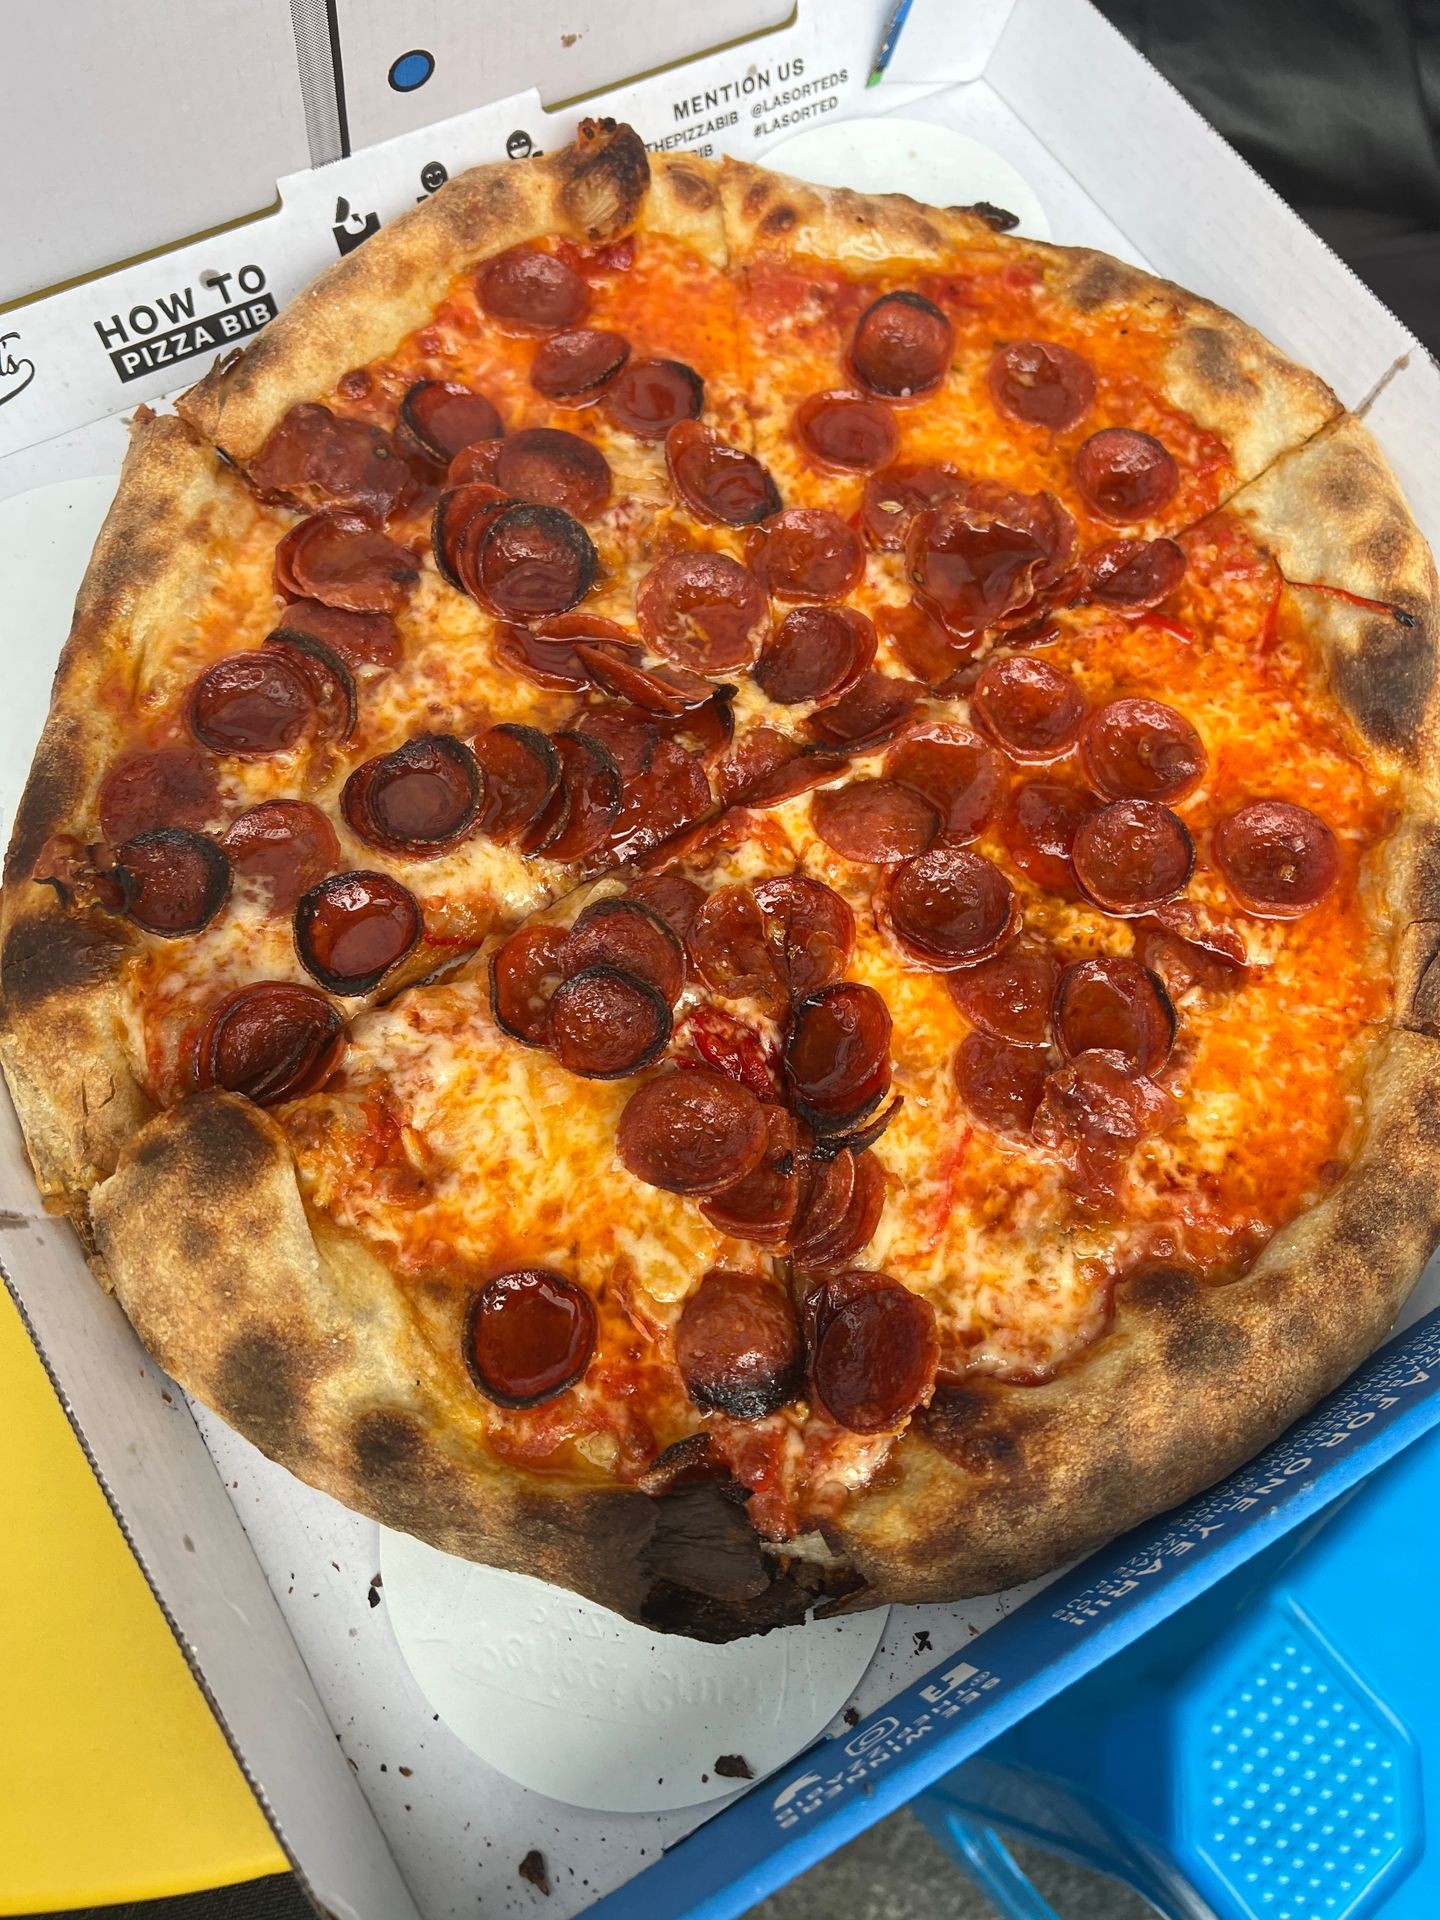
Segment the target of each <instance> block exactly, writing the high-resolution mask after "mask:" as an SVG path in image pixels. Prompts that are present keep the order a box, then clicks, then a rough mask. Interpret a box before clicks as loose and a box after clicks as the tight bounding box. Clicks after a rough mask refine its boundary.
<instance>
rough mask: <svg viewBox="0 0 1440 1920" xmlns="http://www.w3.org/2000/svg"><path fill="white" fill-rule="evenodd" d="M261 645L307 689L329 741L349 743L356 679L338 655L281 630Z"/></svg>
mask: <svg viewBox="0 0 1440 1920" xmlns="http://www.w3.org/2000/svg"><path fill="white" fill-rule="evenodd" d="M264 644H265V645H266V646H267V647H274V648H276V649H277V650H278V651H279V653H280V654H281V655H282V656H283V657H284V658H285V659H287V660H288V661H289V662H290V664H291V666H292V667H294V668H295V670H296V672H297V673H298V674H299V675H300V678H301V679H302V680H303V681H304V682H305V684H306V686H307V687H308V688H309V689H310V698H311V700H312V701H313V702H314V705H315V713H316V717H317V718H318V720H319V722H320V725H321V727H322V728H323V730H324V731H325V732H326V733H327V734H328V735H329V736H330V737H331V739H334V740H348V739H349V738H350V736H351V734H352V733H354V731H355V723H356V721H357V720H358V719H359V717H360V697H359V693H358V692H357V690H356V686H355V676H354V674H353V673H352V672H351V671H350V669H349V667H348V666H346V664H345V662H344V661H343V660H342V659H341V658H340V656H339V654H338V653H336V652H334V650H333V649H332V648H330V647H328V646H327V645H326V644H325V642H324V641H323V640H316V639H314V638H313V637H312V636H311V635H310V634H308V633H292V632H290V631H288V630H287V629H286V628H284V627H280V628H277V629H276V631H275V632H274V633H268V634H266V636H265V641H264Z"/></svg>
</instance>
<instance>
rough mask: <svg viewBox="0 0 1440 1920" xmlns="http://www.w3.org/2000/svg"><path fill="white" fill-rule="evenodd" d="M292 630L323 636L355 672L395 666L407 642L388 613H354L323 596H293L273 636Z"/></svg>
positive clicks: (316, 637) (311, 636)
mask: <svg viewBox="0 0 1440 1920" xmlns="http://www.w3.org/2000/svg"><path fill="white" fill-rule="evenodd" d="M292 634H299V635H302V636H303V637H304V638H305V639H307V640H319V641H321V642H322V643H323V644H324V645H325V646H327V647H328V648H329V649H330V651H331V652H332V653H333V654H335V655H336V656H337V657H338V658H339V659H341V660H343V661H344V662H345V664H346V666H347V667H349V668H350V670H351V672H352V673H353V672H354V671H355V669H356V668H357V667H395V666H398V665H399V664H400V661H401V658H402V656H403V654H404V646H403V644H402V642H401V639H400V629H399V628H398V627H397V626H396V625H395V622H394V621H393V620H392V619H391V618H390V616H389V614H388V613H353V612H350V611H349V610H347V609H346V608H344V607H327V606H325V605H324V604H323V603H322V602H321V601H319V600H292V601H291V602H290V604H289V606H288V607H286V609H285V612H284V614H283V615H282V617H281V621H280V624H279V626H278V627H276V628H275V629H274V631H273V632H272V633H269V634H267V635H266V638H267V639H269V640H273V639H277V638H279V637H280V636H282V635H284V636H289V635H292Z"/></svg>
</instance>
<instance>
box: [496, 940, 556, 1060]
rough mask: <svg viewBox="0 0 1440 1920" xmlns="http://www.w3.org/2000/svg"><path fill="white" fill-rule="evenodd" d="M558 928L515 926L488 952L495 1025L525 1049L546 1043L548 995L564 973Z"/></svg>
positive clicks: (552, 991)
mask: <svg viewBox="0 0 1440 1920" xmlns="http://www.w3.org/2000/svg"><path fill="white" fill-rule="evenodd" d="M565 939H566V935H565V930H564V928H563V927H521V928H520V929H519V931H518V932H516V933H512V934H511V935H510V938H509V939H508V940H507V941H506V942H505V943H504V945H503V946H501V947H498V948H497V949H496V950H495V952H494V953H492V954H491V956H490V1010H491V1012H492V1013H493V1014H494V1015H495V1024H496V1026H497V1027H499V1028H500V1030H501V1032H502V1033H508V1034H509V1036H510V1038H511V1039H512V1040H518V1041H519V1042H520V1044H521V1045H522V1046H525V1047H544V1046H548V1045H549V1043H550V998H551V995H552V994H553V993H554V991H555V989H556V987H558V986H559V984H560V981H561V978H562V977H563V974H564V970H565V968H564V954H565Z"/></svg>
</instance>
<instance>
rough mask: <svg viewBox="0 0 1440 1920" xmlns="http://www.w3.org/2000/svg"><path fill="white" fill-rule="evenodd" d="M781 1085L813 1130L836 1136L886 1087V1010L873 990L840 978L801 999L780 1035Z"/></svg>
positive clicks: (882, 1094) (875, 1103)
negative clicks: (788, 1091)
mask: <svg viewBox="0 0 1440 1920" xmlns="http://www.w3.org/2000/svg"><path fill="white" fill-rule="evenodd" d="M783 1066H784V1072H785V1080H786V1084H787V1086H788V1087H789V1089H790V1093H791V1096H792V1098H793V1101H794V1104H795V1106H796V1108H797V1109H798V1111H799V1112H800V1113H802V1114H803V1115H804V1117H805V1119H806V1120H808V1121H809V1122H810V1124H811V1125H812V1126H813V1127H815V1128H816V1130H817V1131H818V1132H831V1133H833V1132H841V1131H843V1130H844V1129H845V1127H847V1126H848V1125H850V1124H851V1123H853V1122H855V1121H857V1120H860V1119H862V1118H863V1117H864V1115H866V1114H867V1113H869V1112H870V1111H871V1110H872V1109H873V1108H875V1107H876V1106H878V1105H879V1103H880V1101H881V1100H882V1099H883V1098H884V1097H885V1094H886V1093H887V1091H888V1090H889V1086H890V1009H889V1008H888V1007H887V1006H886V1005H885V1002H884V1001H883V1000H882V999H881V998H880V995H879V994H878V993H877V992H876V991H875V989H874V988H873V987H867V986H864V985H863V984H862V983H860V982H859V981H855V980H841V981H837V982H836V983H835V984H834V985H833V986H828V987H822V988H821V989H820V990H819V992H818V993H813V994H811V995H810V996H809V998H808V999H806V1000H802V1001H801V1002H800V1004H799V1005H798V1006H797V1007H796V1009H795V1011H794V1013H793V1014H792V1015H791V1019H790V1026H789V1029H788V1031H787V1033H786V1036H785V1049H784V1054H783Z"/></svg>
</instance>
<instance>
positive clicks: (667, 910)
mask: <svg viewBox="0 0 1440 1920" xmlns="http://www.w3.org/2000/svg"><path fill="white" fill-rule="evenodd" d="M627 894H628V897H629V898H630V899H631V900H638V901H639V903H640V905H641V906H642V907H645V908H647V909H648V910H649V912H651V913H653V914H655V915H656V916H657V918H659V919H661V920H663V921H664V922H665V925H666V926H667V927H669V929H670V931H671V932H672V933H673V934H674V935H675V937H676V939H677V940H680V941H682V942H684V941H686V940H688V939H689V938H690V929H691V928H692V927H693V926H694V925H695V916H696V914H698V913H699V911H700V909H701V907H703V906H704V904H705V893H704V889H703V888H701V887H697V886H696V884H695V882H694V881H693V880H686V879H685V878H684V877H683V876H682V875H680V874H678V873H653V874H643V875H642V876H641V877H640V879H638V880H632V881H631V882H630V885H629V888H628V889H627Z"/></svg>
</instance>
